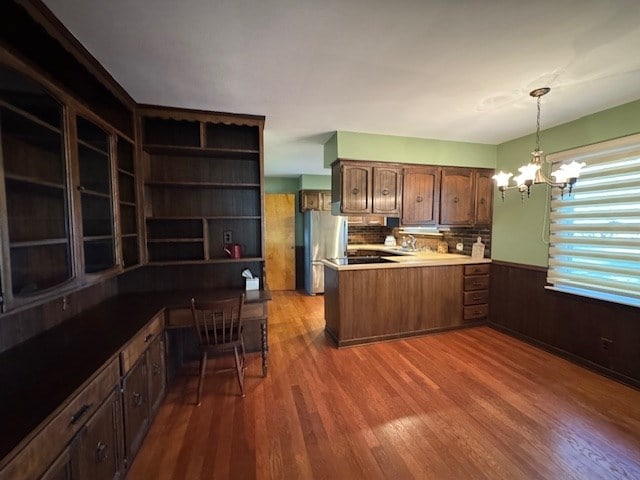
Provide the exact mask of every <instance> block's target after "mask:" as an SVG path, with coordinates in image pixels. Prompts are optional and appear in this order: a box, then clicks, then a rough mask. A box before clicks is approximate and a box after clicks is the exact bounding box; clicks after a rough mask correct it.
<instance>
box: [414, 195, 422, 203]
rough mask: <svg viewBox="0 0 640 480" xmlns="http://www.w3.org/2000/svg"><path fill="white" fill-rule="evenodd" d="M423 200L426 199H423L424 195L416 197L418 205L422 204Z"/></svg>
mask: <svg viewBox="0 0 640 480" xmlns="http://www.w3.org/2000/svg"><path fill="white" fill-rule="evenodd" d="M422 200H424V198H422V195H418V196H417V197H416V202H417V203H421V202H422Z"/></svg>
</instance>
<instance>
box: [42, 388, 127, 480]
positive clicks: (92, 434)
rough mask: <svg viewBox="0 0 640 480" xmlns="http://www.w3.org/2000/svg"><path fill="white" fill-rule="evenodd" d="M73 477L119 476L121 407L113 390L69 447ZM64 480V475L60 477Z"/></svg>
mask: <svg viewBox="0 0 640 480" xmlns="http://www.w3.org/2000/svg"><path fill="white" fill-rule="evenodd" d="M72 451H73V453H72V456H73V459H74V461H73V465H74V467H75V468H74V469H73V470H74V472H73V478H77V479H91V480H110V479H119V478H122V477H123V445H122V404H121V401H120V392H119V389H118V388H116V389H114V390H113V392H112V393H111V395H109V397H107V399H106V400H105V402H104V403H103V404H102V406H101V407H100V408H99V409H98V410H97V411H96V413H95V414H94V415H93V416H92V417H91V418H90V419H89V421H87V423H86V424H85V426H84V427H83V428H82V430H81V431H80V432H79V433H78V436H77V437H76V439H75V440H74V442H73V444H72ZM53 478H68V477H65V476H64V474H63V476H61V477H53Z"/></svg>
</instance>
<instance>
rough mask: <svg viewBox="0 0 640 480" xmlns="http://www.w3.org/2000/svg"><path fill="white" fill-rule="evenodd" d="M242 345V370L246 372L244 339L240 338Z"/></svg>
mask: <svg viewBox="0 0 640 480" xmlns="http://www.w3.org/2000/svg"><path fill="white" fill-rule="evenodd" d="M240 345H241V346H242V368H243V369H244V370H246V369H247V364H246V362H245V358H244V354H245V351H244V338H243V337H242V336H241V337H240Z"/></svg>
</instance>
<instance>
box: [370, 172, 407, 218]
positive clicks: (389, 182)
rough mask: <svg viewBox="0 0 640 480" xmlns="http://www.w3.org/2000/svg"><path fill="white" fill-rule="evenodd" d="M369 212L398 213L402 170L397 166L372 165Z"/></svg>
mask: <svg viewBox="0 0 640 480" xmlns="http://www.w3.org/2000/svg"><path fill="white" fill-rule="evenodd" d="M372 170H373V198H372V202H371V213H377V214H381V215H387V216H398V215H400V201H401V192H402V173H401V172H402V170H401V169H400V168H399V167H395V166H394V167H386V166H384V167H382V166H379V167H375V166H374V167H373V168H372Z"/></svg>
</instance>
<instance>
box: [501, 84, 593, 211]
mask: <svg viewBox="0 0 640 480" xmlns="http://www.w3.org/2000/svg"><path fill="white" fill-rule="evenodd" d="M550 91H551V89H550V88H549V87H543V88H536V89H535V90H533V91H531V92H530V93H529V95H531V96H532V97H533V98H535V99H536V103H537V115H536V146H535V148H534V150H533V152H531V161H530V162H529V163H528V164H526V165H523V166H521V167H520V168H518V172H520V173H519V175H516V176H514V175H513V174H512V173H508V172H507V173H505V172H503V171H500V172H498V173H497V174H495V175H494V176H493V179H494V180H495V181H496V185H497V187H498V190H500V193H501V195H502V199H503V200H504V192H505V191H507V190H511V189H514V188H517V189H518V191H519V192H520V195H521V197H523V198H524V192H527V197H529V196H530V195H531V186H532V185H536V184H540V183H544V184H547V185H550V186H551V187H555V188H559V189H560V195H561V197H562V196H564V190H565V188H567V187H569V194H571V191H572V190H573V186H574V185H575V183H576V181H577V180H578V177H579V176H580V170H581V169H582V168H583V167H584V166H585V165H586V164H585V163H584V162H580V163H578V162H576V161H573V162H571V163H569V164H562V165H560V167H559V168H558V169H557V170H556V171H554V172H552V173H551V176H552V177H553V178H554V179H555V180H553V181H552V180H551V179H550V178H549V177H547V176H546V175H545V174H544V172H543V170H542V166H543V161H542V154H543V153H544V152H543V151H542V150H540V99H541V98H542V96H543V95H546V94H547V93H549V92H550ZM512 177H513V182H514V183H515V185H512V186H509V179H510V178H512Z"/></svg>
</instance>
